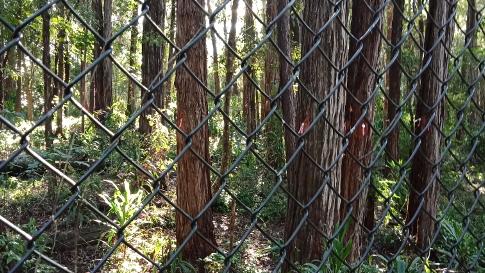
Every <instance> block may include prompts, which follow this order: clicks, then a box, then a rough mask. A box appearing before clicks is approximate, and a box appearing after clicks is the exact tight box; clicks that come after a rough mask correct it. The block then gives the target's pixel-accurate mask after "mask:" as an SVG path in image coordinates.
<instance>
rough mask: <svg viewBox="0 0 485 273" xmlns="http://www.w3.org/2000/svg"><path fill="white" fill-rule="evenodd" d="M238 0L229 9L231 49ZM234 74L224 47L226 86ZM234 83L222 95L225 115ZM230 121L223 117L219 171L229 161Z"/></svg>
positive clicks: (232, 58) (234, 39) (228, 54)
mask: <svg viewBox="0 0 485 273" xmlns="http://www.w3.org/2000/svg"><path fill="white" fill-rule="evenodd" d="M238 4H239V0H234V1H233V2H232V9H231V13H232V14H231V29H230V30H229V39H228V45H229V46H230V47H231V48H232V49H236V23H237V7H238ZM233 76H234V55H233V54H232V53H231V51H230V50H229V49H226V79H225V85H226V86H227V85H228V84H229V83H230V82H231V80H232V78H233ZM235 89H236V84H235V83H234V85H233V86H231V87H230V89H229V90H228V92H226V94H225V95H224V106H223V111H224V112H225V113H226V115H227V116H230V115H231V95H232V92H235ZM229 126H230V123H229V120H228V119H227V118H226V117H224V128H223V132H222V162H221V172H222V173H223V172H225V171H227V167H228V166H229V162H230V161H231V154H232V151H231V141H230V130H229V129H230V128H229Z"/></svg>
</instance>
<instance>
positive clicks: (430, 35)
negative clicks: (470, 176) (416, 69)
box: [406, 0, 453, 251]
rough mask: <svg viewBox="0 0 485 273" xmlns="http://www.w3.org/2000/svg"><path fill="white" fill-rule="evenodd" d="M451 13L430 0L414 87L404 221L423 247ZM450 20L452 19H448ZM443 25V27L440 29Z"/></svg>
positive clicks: (432, 208)
mask: <svg viewBox="0 0 485 273" xmlns="http://www.w3.org/2000/svg"><path fill="white" fill-rule="evenodd" d="M449 14H451V12H450V6H449V4H448V2H447V1H440V0H431V1H430V3H429V14H428V21H427V23H426V36H425V44H424V49H425V50H426V52H425V56H424V58H423V66H424V65H425V64H427V63H428V62H430V63H429V65H428V66H427V67H425V68H424V72H423V74H422V77H421V86H420V89H419V90H418V94H417V95H418V100H417V107H416V118H415V120H416V124H415V132H414V133H415V135H416V136H417V138H416V139H415V145H416V146H415V149H417V152H416V154H415V156H414V158H413V159H412V166H411V175H410V184H411V185H410V194H409V201H408V212H407V219H406V222H407V223H408V224H409V225H410V233H411V235H414V236H415V238H416V243H417V245H418V247H420V248H421V249H422V250H423V251H427V250H428V247H429V245H428V244H429V243H430V240H431V239H432V237H433V235H434V226H435V220H434V219H435V217H436V213H437V207H438V193H439V181H438V180H439V176H440V164H441V162H440V145H441V136H440V131H441V129H442V127H443V109H444V103H443V99H442V98H440V96H441V95H442V92H443V91H444V90H443V89H445V88H446V86H444V85H443V84H442V82H444V81H447V75H448V56H447V53H446V48H445V46H446V45H450V44H451V40H452V27H451V26H450V25H448V26H446V25H445V24H446V22H447V20H448V18H447V17H448V16H449ZM450 22H451V23H450V24H453V21H452V20H450ZM441 29H444V30H445V31H442V30H441Z"/></svg>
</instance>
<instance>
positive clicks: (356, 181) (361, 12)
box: [340, 0, 384, 262]
mask: <svg viewBox="0 0 485 273" xmlns="http://www.w3.org/2000/svg"><path fill="white" fill-rule="evenodd" d="M382 3H383V0H369V1H366V2H363V1H360V0H354V1H353V2H352V22H351V33H352V36H354V37H355V39H361V40H360V41H359V40H355V39H352V40H351V41H350V51H349V56H353V55H354V54H356V53H357V51H358V50H360V49H362V51H361V52H360V53H358V55H357V56H356V58H355V59H354V60H353V62H352V64H351V65H350V67H349V72H348V82H347V88H348V92H349V94H350V95H349V96H347V102H346V105H345V124H346V126H345V127H346V133H347V134H349V139H348V140H349V143H348V146H347V149H346V151H345V155H344V159H343V163H342V180H341V190H342V191H341V192H342V197H343V202H342V206H341V212H340V222H341V223H343V221H344V219H345V217H346V216H347V214H348V213H351V214H350V215H351V220H349V221H350V225H349V228H348V229H347V231H346V236H345V237H346V240H348V241H349V240H352V250H351V253H350V255H349V257H348V259H349V261H352V262H353V261H355V260H357V259H358V258H359V256H360V254H361V250H362V248H363V244H364V235H366V233H367V232H368V231H367V230H366V229H364V228H362V226H363V225H364V216H365V215H366V214H365V212H366V201H367V192H368V188H369V185H368V183H370V179H371V177H370V175H371V173H370V172H369V171H368V170H367V169H366V168H367V167H369V166H368V165H369V162H370V160H371V156H372V129H371V125H372V124H374V99H373V98H372V96H373V93H374V91H375V89H376V81H377V76H376V74H375V73H374V72H373V71H377V70H378V67H377V66H378V60H379V53H380V46H381V36H380V33H379V32H380V29H381V27H382V20H383V18H384V15H383V13H382V12H381V13H380V14H377V16H376V14H375V13H376V12H377V11H378V10H379V7H381V5H382ZM375 20H379V21H378V23H377V24H376V25H374V27H373V28H372V29H371V30H370V32H369V29H370V28H371V27H372V25H373V24H374V23H375ZM367 32H369V33H367ZM366 33H367V34H366ZM363 35H366V36H365V37H364V38H362V37H363ZM362 117H364V119H363V120H361V119H362ZM361 165H362V166H364V167H361ZM362 188H364V189H363V190H362Z"/></svg>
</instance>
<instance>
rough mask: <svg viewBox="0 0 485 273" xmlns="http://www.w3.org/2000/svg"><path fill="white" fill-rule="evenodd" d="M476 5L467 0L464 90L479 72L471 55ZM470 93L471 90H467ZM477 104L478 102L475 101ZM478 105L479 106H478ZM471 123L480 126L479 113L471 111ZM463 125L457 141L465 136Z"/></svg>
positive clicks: (476, 91) (476, 22)
mask: <svg viewBox="0 0 485 273" xmlns="http://www.w3.org/2000/svg"><path fill="white" fill-rule="evenodd" d="M476 16H477V5H476V0H468V10H467V20H466V33H465V45H464V46H465V48H467V49H466V50H465V55H464V58H463V59H464V60H463V65H462V69H461V70H462V72H461V73H462V74H463V78H464V79H465V81H466V82H465V85H466V88H470V87H471V84H472V83H473V82H474V81H475V80H477V77H478V75H479V72H480V71H479V70H478V69H477V66H478V65H477V64H476V61H475V60H474V58H473V55H472V54H476V53H477V52H476V47H477V32H478V28H479V27H478V21H477V18H476ZM469 91H472V90H469ZM474 92H475V94H476V95H475V96H476V97H477V98H478V96H479V95H480V90H479V87H478V84H476V85H475V86H474ZM477 101H478V102H479V101H480V100H478V99H477ZM479 105H480V104H479ZM472 123H474V125H475V124H476V125H480V123H481V118H480V113H479V111H473V113H472ZM463 126H465V125H464V124H462V127H460V129H459V130H458V137H459V139H463V136H464V134H465V132H464V128H463Z"/></svg>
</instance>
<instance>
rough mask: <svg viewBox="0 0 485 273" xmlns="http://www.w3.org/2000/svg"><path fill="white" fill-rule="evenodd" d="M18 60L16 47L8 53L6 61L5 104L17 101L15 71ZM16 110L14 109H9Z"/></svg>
mask: <svg viewBox="0 0 485 273" xmlns="http://www.w3.org/2000/svg"><path fill="white" fill-rule="evenodd" d="M16 60H17V58H16V56H15V47H11V48H10V49H8V50H7V51H6V54H5V60H4V69H5V72H6V75H5V84H4V87H5V91H4V93H5V98H4V99H5V102H9V101H12V100H13V101H14V102H15V101H16V100H15V96H16V93H17V89H16V85H15V77H14V76H15V70H16V66H17V62H16ZM9 110H14V109H9Z"/></svg>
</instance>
